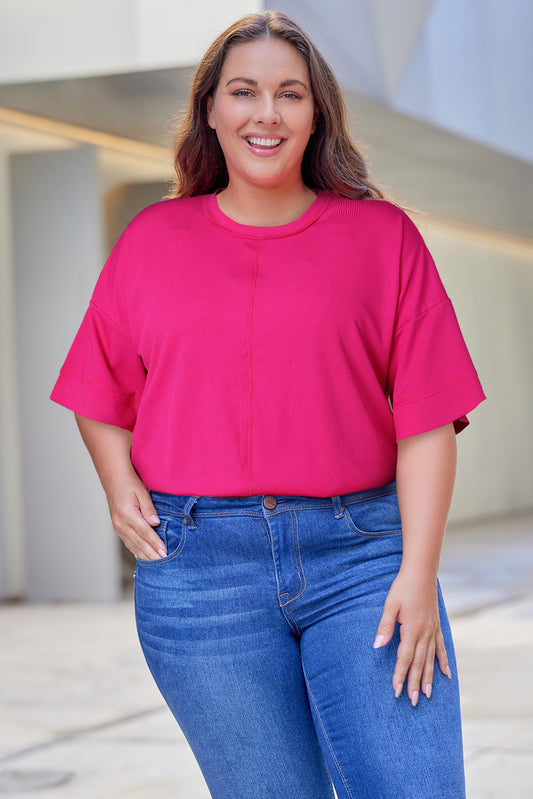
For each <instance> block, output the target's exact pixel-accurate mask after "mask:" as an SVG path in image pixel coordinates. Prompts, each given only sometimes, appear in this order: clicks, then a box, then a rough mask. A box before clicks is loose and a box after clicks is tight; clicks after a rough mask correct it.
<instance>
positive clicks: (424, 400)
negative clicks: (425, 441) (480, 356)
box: [393, 376, 486, 442]
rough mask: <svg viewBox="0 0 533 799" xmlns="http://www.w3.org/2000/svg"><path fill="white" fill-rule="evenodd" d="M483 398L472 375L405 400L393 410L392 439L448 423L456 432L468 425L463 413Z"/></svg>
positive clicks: (397, 439) (475, 405) (481, 391)
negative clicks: (431, 392)
mask: <svg viewBox="0 0 533 799" xmlns="http://www.w3.org/2000/svg"><path fill="white" fill-rule="evenodd" d="M485 399H486V397H485V394H484V392H483V389H482V387H481V384H480V382H479V380H478V378H477V376H476V377H470V378H468V379H466V380H461V381H460V382H458V383H453V384H451V385H449V386H448V387H446V388H443V389H441V390H440V391H437V392H435V393H433V394H429V395H425V396H423V397H420V398H418V399H413V400H410V401H408V402H405V403H403V404H401V405H400V406H399V407H396V408H395V409H394V410H393V418H394V426H395V429H396V442H398V441H400V440H401V439H402V438H409V436H414V435H418V434H419V433H425V432H427V431H428V430H434V429H435V428H437V427H442V426H443V425H446V424H451V423H453V425H454V429H455V432H456V433H460V432H461V430H464V429H465V427H467V426H468V425H469V424H470V422H469V420H468V418H467V416H466V414H467V413H469V412H470V411H472V410H474V408H476V407H477V406H478V405H479V404H480V403H481V402H483V401H484V400H485Z"/></svg>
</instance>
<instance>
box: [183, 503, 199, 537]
mask: <svg viewBox="0 0 533 799" xmlns="http://www.w3.org/2000/svg"><path fill="white" fill-rule="evenodd" d="M199 499H200V497H196V496H190V497H189V499H188V500H187V502H186V503H185V507H184V509H183V513H184V514H185V519H187V529H188V530H196V525H195V523H194V519H193V517H192V514H191V510H192V506H193V505H195V504H196V503H197V502H198V500H199Z"/></svg>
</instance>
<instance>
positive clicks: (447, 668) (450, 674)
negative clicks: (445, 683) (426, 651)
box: [446, 666, 452, 680]
mask: <svg viewBox="0 0 533 799" xmlns="http://www.w3.org/2000/svg"><path fill="white" fill-rule="evenodd" d="M446 674H447V675H448V677H449V678H450V680H451V679H452V673H451V671H450V667H449V666H446Z"/></svg>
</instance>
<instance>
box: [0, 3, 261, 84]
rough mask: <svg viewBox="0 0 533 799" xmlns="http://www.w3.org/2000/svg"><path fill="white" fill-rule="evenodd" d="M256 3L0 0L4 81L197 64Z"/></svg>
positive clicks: (0, 74) (0, 63)
mask: <svg viewBox="0 0 533 799" xmlns="http://www.w3.org/2000/svg"><path fill="white" fill-rule="evenodd" d="M261 8H262V3H260V2H258V1H257V0H224V2H219V0H202V2H190V0H76V2H73V1H72V0H0V19H1V24H0V83H21V82H25V81H34V80H51V79H54V78H67V77H70V78H72V77H82V76H85V75H104V74H109V73H113V72H133V71H136V70H142V69H157V68H164V67H177V66H184V65H190V64H194V63H195V62H196V61H198V59H199V58H200V56H201V55H202V53H203V52H204V50H205V49H206V47H207V46H208V45H209V44H210V42H211V41H212V40H213V39H214V38H215V36H217V35H218V34H219V33H220V32H221V31H222V30H223V29H224V28H226V27H227V26H228V25H230V24H231V23H232V22H234V21H235V20H236V19H238V18H239V17H241V16H243V15H244V14H248V13H251V12H254V11H260V10H261Z"/></svg>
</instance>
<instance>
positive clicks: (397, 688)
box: [394, 682, 403, 699]
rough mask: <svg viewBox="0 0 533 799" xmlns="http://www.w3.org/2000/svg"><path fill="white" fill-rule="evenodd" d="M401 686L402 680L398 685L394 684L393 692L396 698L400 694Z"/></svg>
mask: <svg viewBox="0 0 533 799" xmlns="http://www.w3.org/2000/svg"><path fill="white" fill-rule="evenodd" d="M402 688H403V682H401V683H400V684H399V685H397V686H396V690H395V692H394V696H395V697H396V699H398V697H399V696H400V694H401V692H402Z"/></svg>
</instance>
